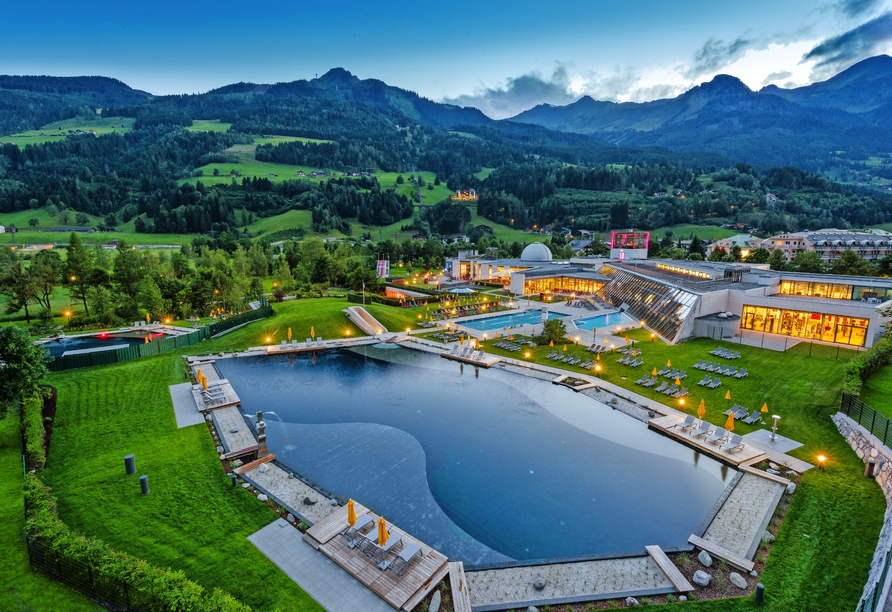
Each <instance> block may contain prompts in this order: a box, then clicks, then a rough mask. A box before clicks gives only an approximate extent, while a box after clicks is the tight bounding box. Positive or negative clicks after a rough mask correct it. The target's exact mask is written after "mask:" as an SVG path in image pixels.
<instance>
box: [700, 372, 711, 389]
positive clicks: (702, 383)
mask: <svg viewBox="0 0 892 612" xmlns="http://www.w3.org/2000/svg"><path fill="white" fill-rule="evenodd" d="M710 382H712V376H710V375H709V374H707V375H706V376H704V377H703V380H701V381H700V382H698V383H697V384H698V385H700V386H701V387H704V386H706V385H708V384H709V383H710Z"/></svg>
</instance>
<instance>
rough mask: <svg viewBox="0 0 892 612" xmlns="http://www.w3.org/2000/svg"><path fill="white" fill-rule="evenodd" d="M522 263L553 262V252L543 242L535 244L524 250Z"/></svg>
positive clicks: (521, 256) (521, 257) (521, 255)
mask: <svg viewBox="0 0 892 612" xmlns="http://www.w3.org/2000/svg"><path fill="white" fill-rule="evenodd" d="M520 261H551V251H550V250H549V248H548V247H547V246H545V245H544V244H542V243H541V242H534V243H533V244H530V245H527V246H526V248H524V250H523V252H522V253H521V254H520Z"/></svg>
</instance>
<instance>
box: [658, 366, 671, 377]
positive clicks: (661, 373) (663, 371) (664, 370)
mask: <svg viewBox="0 0 892 612" xmlns="http://www.w3.org/2000/svg"><path fill="white" fill-rule="evenodd" d="M669 370H670V368H667V367H664V368H663V369H661V370H660V371H659V372H657V376H662V375H664V374H665V373H666V372H668V371H669Z"/></svg>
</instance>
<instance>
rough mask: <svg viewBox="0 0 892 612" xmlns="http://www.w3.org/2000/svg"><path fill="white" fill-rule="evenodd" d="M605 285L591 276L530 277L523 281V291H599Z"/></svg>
mask: <svg viewBox="0 0 892 612" xmlns="http://www.w3.org/2000/svg"><path fill="white" fill-rule="evenodd" d="M603 285H604V282H603V281H599V280H593V279H590V278H574V277H572V276H549V277H545V278H529V279H526V280H525V281H524V283H523V292H524V293H527V294H530V293H545V292H546V291H555V292H561V293H576V294H580V293H592V294H594V293H597V292H598V291H599V290H600V289H601V287H602V286H603Z"/></svg>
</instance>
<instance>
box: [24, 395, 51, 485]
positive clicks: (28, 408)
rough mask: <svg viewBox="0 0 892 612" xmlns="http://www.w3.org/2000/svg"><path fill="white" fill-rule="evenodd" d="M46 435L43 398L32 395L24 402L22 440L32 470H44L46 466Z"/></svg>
mask: <svg viewBox="0 0 892 612" xmlns="http://www.w3.org/2000/svg"><path fill="white" fill-rule="evenodd" d="M45 435H46V429H45V428H44V426H43V398H42V397H40V396H39V395H32V396H31V397H28V398H25V400H24V401H23V402H22V439H23V440H24V442H25V455H26V456H27V458H28V466H29V467H30V468H33V469H36V470H42V469H43V467H44V466H45V465H46V450H45V448H44V437H45Z"/></svg>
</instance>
